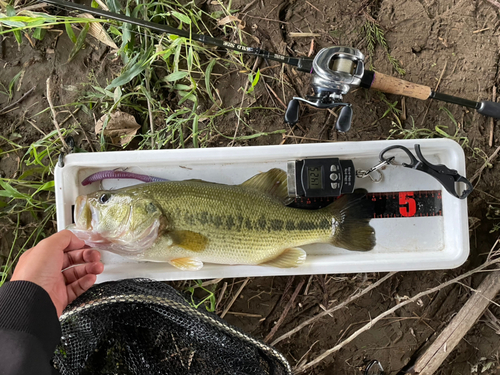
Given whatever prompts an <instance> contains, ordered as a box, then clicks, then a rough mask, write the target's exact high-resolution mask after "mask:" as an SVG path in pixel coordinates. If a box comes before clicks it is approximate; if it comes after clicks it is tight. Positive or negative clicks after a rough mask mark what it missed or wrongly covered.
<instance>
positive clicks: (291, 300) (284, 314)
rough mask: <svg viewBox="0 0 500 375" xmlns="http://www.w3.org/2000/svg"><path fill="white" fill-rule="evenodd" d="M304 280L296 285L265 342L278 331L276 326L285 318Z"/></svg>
mask: <svg viewBox="0 0 500 375" xmlns="http://www.w3.org/2000/svg"><path fill="white" fill-rule="evenodd" d="M305 282H306V281H305V280H302V281H301V282H300V283H299V285H297V288H295V291H294V292H293V294H292V297H290V300H289V301H288V303H287V304H286V306H285V310H283V313H282V314H281V316H280V318H279V319H278V321H277V322H276V324H275V325H274V327H273V329H272V330H271V332H269V334H268V335H267V336H266V338H265V339H264V342H265V343H268V342H269V341H270V340H271V339H272V338H273V337H274V335H275V334H276V332H277V331H278V328H279V327H280V326H281V324H282V323H283V321H284V320H285V318H286V316H287V315H288V312H289V311H290V309H291V308H292V306H293V303H294V302H295V298H297V296H298V295H299V292H300V290H301V289H302V286H303V285H304V283H305Z"/></svg>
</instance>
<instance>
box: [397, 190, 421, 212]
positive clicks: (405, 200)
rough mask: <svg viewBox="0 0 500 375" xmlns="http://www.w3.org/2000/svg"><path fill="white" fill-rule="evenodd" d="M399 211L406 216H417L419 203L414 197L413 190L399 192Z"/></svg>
mask: <svg viewBox="0 0 500 375" xmlns="http://www.w3.org/2000/svg"><path fill="white" fill-rule="evenodd" d="M399 213H400V214H401V216H404V217H411V216H415V214H416V213H417V203H416V202H415V199H413V192H412V191H402V192H400V193H399Z"/></svg>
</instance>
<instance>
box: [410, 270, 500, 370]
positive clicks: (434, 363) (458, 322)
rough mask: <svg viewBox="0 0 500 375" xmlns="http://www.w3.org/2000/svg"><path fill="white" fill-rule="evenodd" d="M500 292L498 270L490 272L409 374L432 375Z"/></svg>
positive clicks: (499, 274) (499, 273)
mask: <svg viewBox="0 0 500 375" xmlns="http://www.w3.org/2000/svg"><path fill="white" fill-rule="evenodd" d="M498 292H500V272H494V273H490V274H489V275H488V276H486V278H485V279H484V280H483V282H482V283H481V285H479V287H478V288H477V291H476V292H475V293H474V294H473V295H472V297H471V298H469V300H468V301H467V303H466V304H465V305H464V306H463V307H462V308H461V309H460V311H459V312H458V314H457V315H455V317H454V318H453V319H452V321H451V322H450V323H449V324H448V326H447V327H446V328H445V329H444V330H443V332H441V334H440V335H439V336H438V338H437V339H436V340H435V341H434V342H433V343H432V344H431V346H430V347H429V348H428V349H427V350H426V351H425V353H424V354H423V355H422V356H421V357H420V358H419V359H417V362H416V363H415V365H414V366H413V367H412V369H410V371H409V373H410V374H420V375H432V374H434V373H436V371H437V370H438V369H439V367H440V366H441V364H442V363H443V362H444V360H445V359H446V358H447V357H448V355H449V354H450V353H451V352H452V351H453V349H455V347H456V346H457V345H458V343H459V342H460V341H461V340H462V338H463V337H464V336H465V335H466V334H467V332H468V331H469V330H470V329H471V328H472V326H473V325H474V324H475V323H476V322H477V321H478V320H479V318H480V317H481V315H483V313H484V311H485V310H486V309H487V307H488V305H489V304H490V301H491V300H492V299H493V298H495V296H496V295H497V294H498Z"/></svg>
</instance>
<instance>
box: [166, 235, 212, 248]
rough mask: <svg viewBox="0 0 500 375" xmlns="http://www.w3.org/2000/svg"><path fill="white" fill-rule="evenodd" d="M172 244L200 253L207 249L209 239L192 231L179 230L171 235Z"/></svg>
mask: <svg viewBox="0 0 500 375" xmlns="http://www.w3.org/2000/svg"><path fill="white" fill-rule="evenodd" d="M170 238H171V239H172V244H173V245H175V246H179V247H182V248H183V249H186V250H190V251H196V252H200V251H203V250H205V249H206V247H207V245H208V238H207V237H206V236H204V235H203V234H200V233H196V232H193V231H190V230H177V231H174V232H172V233H170Z"/></svg>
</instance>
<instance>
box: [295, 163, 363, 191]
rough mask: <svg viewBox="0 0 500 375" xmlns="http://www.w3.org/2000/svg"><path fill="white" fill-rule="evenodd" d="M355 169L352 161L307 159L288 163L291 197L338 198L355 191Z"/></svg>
mask: <svg viewBox="0 0 500 375" xmlns="http://www.w3.org/2000/svg"><path fill="white" fill-rule="evenodd" d="M355 171H356V170H355V169H354V163H353V162H352V160H340V159H339V158H307V159H302V160H290V161H289V162H288V163H287V184H288V195H289V196H290V197H337V196H339V195H341V194H348V193H352V192H353V190H354V179H355V176H356V175H355Z"/></svg>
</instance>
